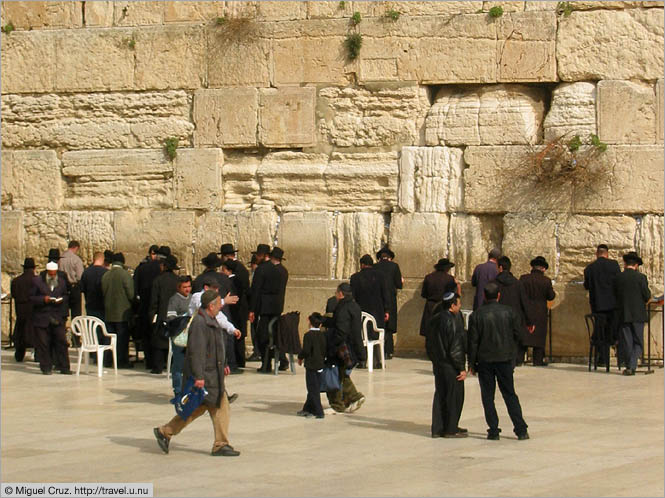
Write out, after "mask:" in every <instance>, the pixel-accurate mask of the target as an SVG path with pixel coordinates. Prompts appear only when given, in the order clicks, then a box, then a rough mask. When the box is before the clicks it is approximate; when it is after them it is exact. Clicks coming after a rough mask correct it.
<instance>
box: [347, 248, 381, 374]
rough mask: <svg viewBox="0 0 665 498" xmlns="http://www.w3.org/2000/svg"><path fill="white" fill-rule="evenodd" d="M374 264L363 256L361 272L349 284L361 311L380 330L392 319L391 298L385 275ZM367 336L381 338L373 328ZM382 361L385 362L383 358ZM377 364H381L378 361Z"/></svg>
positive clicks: (370, 258)
mask: <svg viewBox="0 0 665 498" xmlns="http://www.w3.org/2000/svg"><path fill="white" fill-rule="evenodd" d="M373 264H374V262H373V261H372V257H371V256H370V255H369V254H365V255H363V256H362V257H361V258H360V271H359V272H356V273H354V274H353V275H351V279H350V280H349V282H350V284H351V291H352V293H353V299H354V300H355V302H356V303H358V306H360V309H361V310H362V311H364V312H365V313H369V314H370V315H372V316H373V317H374V319H375V320H376V325H377V327H378V328H384V327H385V323H386V322H387V321H388V319H389V318H390V313H389V309H390V297H389V295H388V288H387V285H386V280H385V278H384V277H383V274H382V273H379V272H378V271H376V270H375V269H374V268H373ZM367 334H368V336H369V337H368V338H369V339H370V340H374V339H377V338H378V337H379V335H378V333H377V332H375V331H374V330H371V327H370V328H368V330H367ZM381 361H385V360H384V359H383V358H381ZM376 363H377V364H378V363H379V361H378V359H377V361H376ZM364 367H365V365H364V362H361V363H360V365H358V368H364ZM377 368H378V366H377Z"/></svg>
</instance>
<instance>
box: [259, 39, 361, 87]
mask: <svg viewBox="0 0 665 498" xmlns="http://www.w3.org/2000/svg"><path fill="white" fill-rule="evenodd" d="M273 61H274V62H273V64H274V81H275V84H277V85H294V84H300V83H326V84H333V85H348V84H349V83H350V81H351V75H350V74H347V73H350V72H351V71H352V70H351V69H349V68H347V65H346V50H345V48H344V37H343V36H328V37H317V38H301V37H294V38H284V39H275V40H274V42H273ZM264 86H267V85H264Z"/></svg>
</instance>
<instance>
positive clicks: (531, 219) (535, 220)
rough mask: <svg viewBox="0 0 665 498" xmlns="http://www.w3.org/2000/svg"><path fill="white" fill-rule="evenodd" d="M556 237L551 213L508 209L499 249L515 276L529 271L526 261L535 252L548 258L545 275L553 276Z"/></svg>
mask: <svg viewBox="0 0 665 498" xmlns="http://www.w3.org/2000/svg"><path fill="white" fill-rule="evenodd" d="M556 241H557V222H556V217H555V216H553V215H550V214H543V213H537V212H533V213H511V214H507V215H506V216H504V218H503V241H502V243H501V251H502V253H503V254H504V255H505V256H508V257H509V258H510V261H511V263H512V273H513V275H515V277H517V278H519V277H520V276H521V275H524V274H525V273H529V272H530V271H531V266H530V265H529V263H530V261H531V260H532V259H533V258H535V257H536V256H543V257H544V258H545V259H546V260H547V262H548V264H549V270H548V271H547V272H546V275H547V276H548V277H549V278H555V275H556V270H557V247H556ZM599 243H600V242H599ZM486 258H487V257H486Z"/></svg>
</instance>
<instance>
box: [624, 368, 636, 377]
mask: <svg viewBox="0 0 665 498" xmlns="http://www.w3.org/2000/svg"><path fill="white" fill-rule="evenodd" d="M622 375H635V370H632V369H630V368H626V369H625V370H624V371H623V374H622Z"/></svg>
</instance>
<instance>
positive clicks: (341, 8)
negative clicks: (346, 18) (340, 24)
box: [337, 0, 346, 10]
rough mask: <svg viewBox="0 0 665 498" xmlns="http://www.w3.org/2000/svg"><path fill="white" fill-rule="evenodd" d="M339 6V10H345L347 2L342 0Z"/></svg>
mask: <svg viewBox="0 0 665 498" xmlns="http://www.w3.org/2000/svg"><path fill="white" fill-rule="evenodd" d="M337 7H338V8H339V10H344V8H345V7H346V2H345V1H344V0H341V2H339V4H337Z"/></svg>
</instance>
